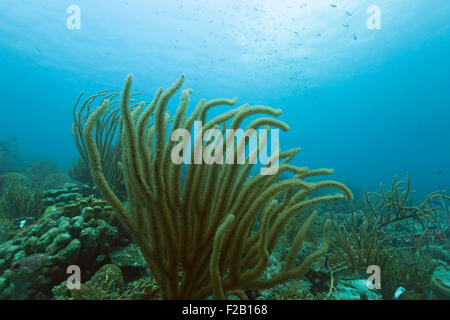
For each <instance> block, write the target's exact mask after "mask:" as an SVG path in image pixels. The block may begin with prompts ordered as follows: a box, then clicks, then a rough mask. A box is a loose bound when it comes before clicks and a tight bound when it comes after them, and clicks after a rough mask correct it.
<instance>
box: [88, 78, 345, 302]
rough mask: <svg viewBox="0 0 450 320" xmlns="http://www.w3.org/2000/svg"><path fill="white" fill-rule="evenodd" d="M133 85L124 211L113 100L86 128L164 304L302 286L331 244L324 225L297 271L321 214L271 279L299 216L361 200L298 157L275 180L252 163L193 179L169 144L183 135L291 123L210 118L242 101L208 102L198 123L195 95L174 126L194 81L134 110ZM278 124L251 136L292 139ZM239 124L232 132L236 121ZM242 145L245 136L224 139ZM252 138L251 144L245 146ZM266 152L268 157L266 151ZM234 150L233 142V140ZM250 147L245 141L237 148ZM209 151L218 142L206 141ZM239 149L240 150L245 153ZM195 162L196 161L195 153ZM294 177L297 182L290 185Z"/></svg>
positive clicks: (230, 114)
mask: <svg viewBox="0 0 450 320" xmlns="http://www.w3.org/2000/svg"><path fill="white" fill-rule="evenodd" d="M132 80H133V77H132V75H129V76H128V77H127V78H126V80H125V83H124V85H123V89H122V93H121V95H120V110H121V128H120V136H119V139H120V142H121V144H122V161H121V167H122V170H123V174H124V179H125V185H126V189H127V194H128V201H127V204H124V203H122V202H121V201H120V200H119V199H118V198H117V197H116V195H115V194H114V192H113V191H112V189H111V187H110V186H109V185H108V183H107V180H106V178H105V175H104V173H103V168H102V165H101V158H100V155H99V151H98V148H97V146H96V141H95V138H94V134H93V132H94V128H95V124H96V121H97V120H98V118H99V117H100V116H101V115H102V113H103V112H104V111H105V110H107V108H108V106H109V103H110V102H109V101H108V100H107V99H105V100H103V101H102V103H101V105H100V106H99V107H98V108H97V109H96V110H95V111H94V112H93V113H92V114H91V115H90V117H89V119H88V120H87V123H86V126H85V129H84V138H85V143H86V147H87V151H88V154H89V161H90V167H91V171H92V176H93V178H94V181H95V183H96V185H97V187H98V189H99V190H100V191H101V193H102V195H103V197H104V198H105V199H106V200H107V201H108V202H109V204H110V205H111V206H112V207H113V208H114V209H115V211H116V213H117V216H118V218H119V219H120V221H121V222H122V223H123V224H124V226H125V227H126V229H127V230H128V232H129V233H130V235H131V237H132V238H133V240H134V242H135V243H136V244H137V245H138V246H139V248H140V250H141V251H142V254H143V256H144V257H145V260H146V262H147V265H148V268H149V271H150V273H151V274H152V276H154V277H155V279H156V280H157V282H158V284H159V286H160V291H161V296H162V297H163V298H164V299H205V298H207V297H209V296H213V297H214V298H215V299H225V298H226V297H227V294H228V293H229V292H230V290H234V289H241V290H260V289H265V288H271V287H274V286H276V285H279V284H281V283H283V282H286V281H287V280H290V279H293V278H296V277H301V276H302V275H303V274H304V273H305V272H306V271H307V270H308V268H309V266H310V265H311V263H312V262H314V261H315V260H316V259H317V258H318V257H320V256H321V255H323V254H324V253H325V252H326V251H327V249H328V245H329V241H330V239H329V227H330V222H329V221H328V220H327V221H326V222H325V224H324V235H323V243H322V245H321V247H320V248H318V249H317V250H316V251H314V252H313V253H311V254H310V255H309V256H307V257H306V258H305V259H304V261H303V262H302V263H301V264H300V265H297V264H296V258H297V253H298V251H299V250H300V248H301V244H302V241H303V239H304V237H305V235H306V233H307V232H308V230H309V228H310V227H311V225H312V223H313V222H314V220H315V219H316V217H317V212H314V213H312V214H311V215H310V216H309V218H308V219H307V220H306V221H305V223H304V224H303V226H302V227H301V228H300V230H299V231H298V233H297V235H296V236H295V237H294V240H293V242H292V244H291V250H290V251H289V253H288V255H287V257H286V260H285V261H284V264H283V267H282V269H281V271H280V272H279V273H278V274H272V275H271V276H270V277H268V276H267V274H266V270H267V267H268V265H269V257H270V254H271V253H272V252H273V250H274V249H275V246H276V243H277V239H278V237H279V236H280V233H281V232H282V230H283V227H284V226H285V224H286V223H287V221H288V220H289V219H290V218H291V217H292V216H293V215H294V214H297V213H302V212H305V209H306V208H308V207H312V206H314V205H316V204H318V203H320V202H327V201H334V200H339V199H343V198H344V197H345V198H346V199H347V200H349V201H350V200H352V198H353V195H352V193H351V191H350V190H349V189H348V188H347V187H346V186H344V185H343V184H341V183H339V182H336V181H328V180H327V181H320V182H314V183H313V182H307V181H305V178H308V177H312V176H317V175H328V174H331V173H332V172H333V171H332V170H331V169H317V170H309V169H308V168H306V167H297V166H294V165H291V164H290V163H289V162H290V161H291V160H292V158H293V157H294V156H295V155H296V154H297V153H298V152H299V149H298V148H294V149H291V150H288V151H284V152H280V153H279V159H280V161H279V162H280V163H279V167H278V172H277V173H276V174H273V175H261V174H258V175H251V169H252V166H253V165H252V163H250V162H249V161H248V160H249V157H250V156H251V154H249V155H248V156H247V158H246V163H245V164H236V163H235V164H227V163H223V164H216V163H213V164H206V163H202V164H191V165H188V166H187V170H186V173H185V176H183V175H182V165H181V164H175V163H174V162H172V161H171V154H172V151H173V150H174V148H175V146H176V142H174V141H172V140H171V139H168V136H167V135H168V134H169V137H171V134H172V133H173V132H174V130H176V129H186V130H188V131H191V130H192V127H193V124H194V121H196V120H201V121H202V123H203V125H202V129H203V132H206V131H207V130H208V129H213V128H219V126H220V127H221V130H222V132H225V129H227V128H228V129H237V128H240V126H241V124H242V122H243V120H244V119H246V118H248V117H250V116H252V115H257V114H261V115H268V116H272V117H276V116H279V115H280V114H281V110H280V109H273V108H271V107H267V106H259V105H257V106H250V105H248V104H244V105H242V106H240V107H237V108H233V109H230V110H228V111H226V112H224V113H222V114H220V115H218V116H215V117H213V118H212V119H210V120H207V119H208V112H209V111H210V109H211V108H213V107H216V106H218V105H226V106H233V105H234V104H235V103H236V98H235V99H233V100H227V99H217V100H211V101H208V102H207V101H205V99H202V100H200V102H199V103H198V104H197V105H196V107H195V109H194V110H193V112H192V113H191V114H190V115H189V116H188V114H187V109H188V104H189V101H190V94H191V93H192V90H191V89H186V90H183V91H182V94H181V101H180V103H179V106H178V108H177V110H176V114H175V115H174V117H173V121H172V122H171V125H170V126H169V121H168V120H169V117H168V114H167V111H166V110H167V104H168V102H169V100H170V98H171V97H172V96H173V95H174V94H175V93H176V92H177V91H178V90H179V89H180V87H181V85H182V84H183V81H184V75H181V76H180V78H179V79H178V81H177V82H176V83H175V84H174V85H172V86H171V87H169V88H168V89H167V90H163V89H162V88H160V89H159V90H158V91H157V92H156V94H155V96H154V98H153V100H152V102H151V103H150V104H148V105H146V104H145V102H141V103H140V104H139V106H138V107H137V108H134V109H133V110H131V108H130V90H131V84H132ZM272 117H260V118H257V119H256V120H253V121H251V122H250V124H249V125H248V126H247V129H258V128H260V127H266V128H268V127H275V128H279V129H282V130H284V131H287V130H288V129H289V127H288V126H287V124H285V123H284V122H282V121H280V120H277V119H275V118H272ZM228 121H231V124H230V125H229V126H227V122H228ZM228 139H233V141H236V140H237V137H236V136H231V137H230V136H228V135H227V136H226V137H224V141H223V145H224V146H228V144H227V140H228ZM242 139H245V137H243V138H242ZM262 140H263V141H261V142H260V143H258V146H257V150H253V151H252V152H259V151H260V150H261V149H262V148H263V147H264V146H265V141H264V139H262ZM228 142H229V141H228ZM236 142H238V143H241V142H243V143H245V144H246V145H247V144H248V139H247V140H246V141H245V140H244V141H241V140H240V141H236ZM200 143H202V144H203V146H204V147H207V146H208V144H210V143H214V142H212V141H209V142H203V141H202V140H201V139H196V140H195V141H194V148H192V150H195V144H200ZM236 145H239V144H236ZM190 156H191V158H192V159H193V157H194V155H193V153H191V155H190ZM287 173H290V174H291V176H292V177H290V178H282V175H283V176H285V174H287ZM330 187H331V188H336V189H338V190H339V191H341V192H339V193H337V194H331V195H325V196H315V195H314V194H312V193H313V191H314V190H318V189H322V188H330Z"/></svg>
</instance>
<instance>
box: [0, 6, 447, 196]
mask: <svg viewBox="0 0 450 320" xmlns="http://www.w3.org/2000/svg"><path fill="white" fill-rule="evenodd" d="M73 5H75V6H78V8H79V9H80V13H81V15H80V17H81V20H80V28H79V29H70V28H68V27H67V20H68V19H70V16H71V13H70V12H69V13H68V12H67V9H68V8H69V7H70V6H73ZM371 6H377V7H378V8H379V9H380V16H379V17H380V19H381V20H380V21H381V26H380V29H369V28H368V26H367V20H368V19H370V17H371V13H368V8H369V7H371ZM369 11H370V10H369ZM449 21H450V2H449V1H448V0H433V1H428V0H414V1H408V0H397V1H388V0H377V1H375V0H345V1H344V0H326V1H321V0H320V1H318V0H309V1H308V0H301V1H282V2H280V1H275V0H265V1H252V0H249V1H237V0H231V1H217V0H215V1H213V0H189V1H179V0H176V1H162V0H156V1H144V0H126V1H124V0H96V1H87V0H78V1H75V0H70V1H66V0H48V1H45V2H44V1H36V0H21V1H13V0H1V1H0V75H1V76H0V83H1V86H0V95H1V97H2V99H1V103H0V114H1V116H0V138H5V137H17V138H18V142H19V146H20V148H21V151H22V153H23V154H25V155H28V156H34V155H45V156H51V157H53V158H55V159H56V160H57V161H58V163H59V164H60V165H61V166H63V167H69V166H70V165H71V163H72V161H73V160H74V159H75V158H77V156H78V153H77V150H76V148H75V146H74V143H73V139H72V136H71V134H70V128H71V124H72V106H73V103H74V102H75V99H76V98H77V96H78V94H79V93H80V92H81V91H84V92H86V94H93V93H95V92H97V91H98V90H102V89H105V88H114V89H116V90H119V89H120V88H121V85H122V83H123V80H124V79H125V77H126V75H127V74H128V73H133V74H134V76H135V84H134V89H135V90H136V91H142V92H143V95H144V96H145V97H147V99H149V98H151V97H152V96H153V94H154V93H155V91H156V89H157V88H159V87H160V86H163V87H168V86H169V85H170V84H172V83H173V82H174V81H175V80H176V79H177V77H178V76H179V74H180V73H185V74H186V82H185V85H184V87H192V88H194V94H193V96H192V99H191V100H192V105H195V103H196V101H198V100H199V99H200V98H202V97H205V98H207V99H212V98H217V97H227V98H232V97H234V96H237V97H238V98H239V102H240V103H244V102H249V103H250V104H264V105H270V106H273V107H277V108H278V107H279V108H282V109H283V115H282V117H281V118H282V119H283V120H285V121H286V122H287V123H288V124H289V125H290V127H291V129H290V131H289V132H288V133H283V134H282V135H281V141H280V142H281V147H282V149H289V148H291V147H294V146H300V147H301V148H302V152H301V154H300V155H299V156H298V157H297V159H296V161H295V162H294V163H295V164H299V165H307V166H309V167H310V168H316V167H317V168H318V167H332V168H334V169H335V177H334V178H335V179H337V180H341V181H343V182H346V183H349V185H350V186H357V187H359V188H365V187H367V188H372V187H377V185H378V184H379V182H380V181H383V182H384V183H386V184H389V182H390V181H391V180H392V177H393V176H394V174H399V175H400V176H402V177H404V176H405V175H406V172H409V173H410V175H411V180H412V182H413V187H414V189H416V190H417V191H418V193H419V194H424V193H428V192H431V191H434V190H436V189H438V186H439V185H441V186H443V187H444V188H445V187H447V188H448V186H449V185H450V183H449V177H450V161H449V158H450V125H449V124H450V122H449V119H450V96H449V91H450V90H449V89H450V72H449V71H450V61H449V57H450V42H449V39H450V29H449V25H450V23H449ZM174 101H176V99H174ZM175 108H176V102H173V104H172V105H170V106H169V110H171V111H174V110H175Z"/></svg>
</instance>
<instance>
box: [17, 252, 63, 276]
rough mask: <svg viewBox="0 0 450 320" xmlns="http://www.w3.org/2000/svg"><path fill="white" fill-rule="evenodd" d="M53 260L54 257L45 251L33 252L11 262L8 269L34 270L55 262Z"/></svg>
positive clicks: (18, 270)
mask: <svg viewBox="0 0 450 320" xmlns="http://www.w3.org/2000/svg"><path fill="white" fill-rule="evenodd" d="M54 260H55V257H52V256H49V255H48V254H45V253H38V254H33V255H31V256H29V257H26V258H24V259H22V260H20V261H19V262H16V263H15V264H13V265H12V267H11V268H10V270H11V271H16V272H20V271H25V270H36V269H38V268H41V267H44V266H48V265H51V264H53V263H54V262H55V261H54Z"/></svg>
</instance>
